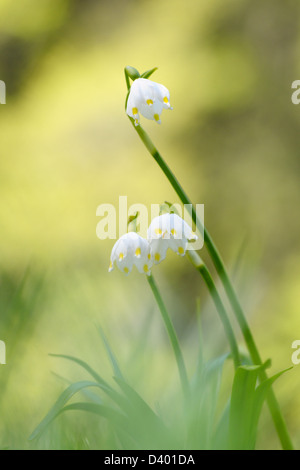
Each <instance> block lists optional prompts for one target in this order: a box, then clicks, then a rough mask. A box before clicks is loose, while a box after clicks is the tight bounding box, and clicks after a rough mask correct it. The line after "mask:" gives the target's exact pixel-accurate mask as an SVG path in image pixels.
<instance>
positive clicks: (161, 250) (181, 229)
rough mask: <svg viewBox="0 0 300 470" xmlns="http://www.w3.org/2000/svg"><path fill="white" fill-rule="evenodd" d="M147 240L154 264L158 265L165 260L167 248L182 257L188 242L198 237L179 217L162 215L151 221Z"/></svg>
mask: <svg viewBox="0 0 300 470" xmlns="http://www.w3.org/2000/svg"><path fill="white" fill-rule="evenodd" d="M147 238H148V240H149V243H150V247H151V254H152V257H153V259H154V263H155V264H158V263H160V262H161V261H162V260H163V259H165V257H166V253H167V249H168V248H171V250H173V251H175V253H177V254H178V255H180V256H184V255H185V252H186V249H187V245H188V242H189V241H191V240H197V238H198V237H197V235H196V234H195V233H194V232H193V231H192V229H191V227H190V226H189V225H188V224H187V223H186V222H185V221H184V220H183V219H182V218H181V217H179V215H177V214H163V215H159V216H158V217H155V219H153V220H152V222H151V224H150V226H149V228H148V232H147Z"/></svg>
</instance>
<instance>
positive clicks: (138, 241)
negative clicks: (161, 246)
mask: <svg viewBox="0 0 300 470" xmlns="http://www.w3.org/2000/svg"><path fill="white" fill-rule="evenodd" d="M115 264H116V265H117V266H118V268H119V269H120V271H122V272H124V273H125V274H126V275H127V274H129V273H130V272H131V270H132V266H133V265H135V266H136V267H137V269H138V270H139V272H140V273H146V274H148V275H149V276H150V274H151V267H152V264H153V262H152V257H151V253H150V245H149V243H148V241H147V240H145V239H144V238H142V237H141V236H140V235H138V234H137V233H135V232H129V233H125V235H123V236H122V237H121V238H119V240H117V241H116V243H115V244H114V246H113V249H112V252H111V256H110V265H109V269H108V271H109V272H110V271H112V270H113V269H114V265H115Z"/></svg>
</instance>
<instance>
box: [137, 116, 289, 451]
mask: <svg viewBox="0 0 300 470" xmlns="http://www.w3.org/2000/svg"><path fill="white" fill-rule="evenodd" d="M129 119H130V121H131V123H132V125H133V127H134V129H135V130H136V132H137V133H138V135H139V136H140V138H141V140H142V142H143V143H144V145H145V146H146V148H147V149H148V151H149V152H150V154H151V155H152V157H153V158H154V160H155V161H156V162H157V164H158V165H159V167H160V168H161V169H162V171H163V172H164V174H165V175H166V177H167V178H168V180H169V182H170V183H171V185H172V186H173V188H174V190H175V192H176V193H177V195H178V197H179V198H180V200H181V202H182V203H183V204H186V205H191V204H192V203H191V201H190V199H189V198H188V196H187V194H186V193H185V191H184V190H183V188H182V187H181V185H180V183H179V181H178V180H177V178H176V177H175V175H174V174H173V172H172V171H171V169H170V168H169V166H168V165H167V164H166V162H165V161H164V160H163V158H162V156H161V155H160V153H159V152H158V151H157V149H156V148H155V146H154V145H153V143H152V141H151V139H150V137H149V136H148V134H147V133H146V132H145V131H144V129H142V127H141V126H140V125H139V126H135V125H134V121H133V119H132V118H130V117H129ZM191 207H192V210H191V212H192V218H193V221H194V222H195V223H196V225H197V227H198V229H199V230H200V232H202V233H204V242H205V245H206V248H207V250H208V252H209V254H210V256H211V258H212V261H213V263H214V265H215V268H216V271H217V273H218V275H219V277H220V279H221V282H222V284H223V286H224V289H225V291H226V294H227V296H228V299H229V302H230V304H231V306H232V309H233V311H234V314H235V316H236V318H237V321H238V323H239V325H240V328H241V330H242V333H243V336H244V339H245V342H246V344H247V347H248V350H249V353H250V355H251V358H252V361H253V363H254V364H257V365H260V364H262V360H261V357H260V354H259V352H258V349H257V346H256V344H255V341H254V339H253V336H252V333H251V331H250V328H249V325H248V323H247V320H246V317H245V315H244V312H243V310H242V308H241V305H240V303H239V301H238V299H237V296H236V293H235V291H234V289H233V286H232V284H231V281H230V279H229V276H228V274H227V271H226V269H225V266H224V263H223V261H222V258H221V256H220V254H219V252H218V250H217V248H216V246H215V244H214V242H213V240H212V238H211V236H210V234H209V232H208V231H207V230H206V228H205V227H203V223H202V221H201V220H200V219H199V218H198V217H197V214H196V211H195V208H194V206H192V205H191ZM266 378H267V374H266V372H264V371H262V372H261V374H260V380H265V379H266ZM267 403H268V406H269V409H270V412H271V415H272V418H273V421H274V424H275V427H276V430H277V433H278V436H279V439H280V442H281V444H282V447H283V449H287V450H290V449H293V444H292V441H291V438H290V436H289V433H288V430H287V427H286V424H285V421H284V418H283V416H282V413H281V410H280V407H279V403H278V401H277V399H276V397H275V395H274V392H273V389H271V390H270V392H269V394H268V397H267Z"/></svg>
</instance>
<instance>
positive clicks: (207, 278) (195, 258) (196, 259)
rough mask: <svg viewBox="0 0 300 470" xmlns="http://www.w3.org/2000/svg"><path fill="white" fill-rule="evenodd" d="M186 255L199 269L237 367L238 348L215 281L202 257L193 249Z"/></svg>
mask: <svg viewBox="0 0 300 470" xmlns="http://www.w3.org/2000/svg"><path fill="white" fill-rule="evenodd" d="M187 256H188V258H189V259H190V261H191V263H192V264H193V266H194V267H195V268H196V269H197V271H199V273H200V274H201V276H202V278H203V280H204V282H205V284H206V286H207V288H208V290H209V292H210V295H211V297H212V299H213V302H214V304H215V307H216V309H217V312H218V314H219V316H220V319H221V322H222V323H223V327H224V330H225V333H226V336H227V339H228V342H229V345H230V349H231V354H232V358H233V362H234V367H235V368H237V367H238V366H240V365H241V359H240V354H239V348H238V345H237V342H236V339H235V336H234V331H233V328H232V326H231V323H230V321H229V318H228V315H227V312H226V310H225V307H224V305H223V302H222V300H221V297H220V295H219V293H218V291H217V288H216V286H215V283H214V281H213V278H212V277H211V274H210V272H209V270H208V268H207V267H206V265H205V264H204V263H203V261H202V259H201V258H200V256H199V255H198V254H197V253H195V252H194V251H191V252H187Z"/></svg>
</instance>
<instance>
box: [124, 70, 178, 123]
mask: <svg viewBox="0 0 300 470" xmlns="http://www.w3.org/2000/svg"><path fill="white" fill-rule="evenodd" d="M164 108H165V109H173V108H172V107H171V105H170V92H169V90H168V89H167V88H166V87H165V86H164V85H161V84H159V83H156V82H152V81H151V80H148V79H147V78H137V79H136V80H134V81H133V83H132V85H131V88H130V93H129V97H128V101H127V108H126V113H127V114H128V116H130V117H132V118H133V119H134V123H135V125H136V126H137V125H138V124H139V122H140V115H139V113H141V114H142V115H143V116H144V117H145V118H147V119H154V120H155V121H156V122H157V123H158V124H160V123H161V120H160V115H161V113H162V110H163V109H164Z"/></svg>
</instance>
